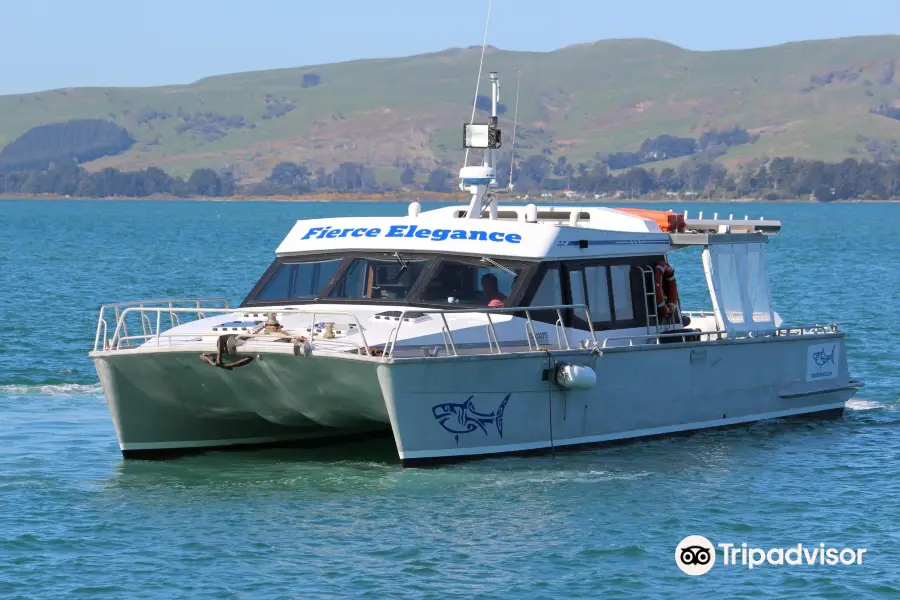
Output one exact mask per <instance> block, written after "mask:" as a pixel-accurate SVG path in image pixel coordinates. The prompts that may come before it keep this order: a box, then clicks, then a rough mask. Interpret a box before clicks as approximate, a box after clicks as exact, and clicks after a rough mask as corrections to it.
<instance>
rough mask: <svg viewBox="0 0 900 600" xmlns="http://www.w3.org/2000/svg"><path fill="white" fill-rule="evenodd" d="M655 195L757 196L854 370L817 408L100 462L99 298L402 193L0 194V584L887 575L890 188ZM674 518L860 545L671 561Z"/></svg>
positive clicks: (804, 590)
mask: <svg viewBox="0 0 900 600" xmlns="http://www.w3.org/2000/svg"><path fill="white" fill-rule="evenodd" d="M426 208H427V206H426ZM674 208H675V209H676V210H679V211H681V210H684V209H685V208H686V209H688V210H689V211H690V212H691V213H692V214H695V213H696V212H697V211H698V210H703V211H704V213H705V214H706V215H707V216H711V215H712V213H713V212H715V211H717V212H719V214H720V216H722V215H727V214H728V213H740V214H735V216H736V217H743V215H744V214H749V215H751V216H757V217H758V216H760V215H764V216H765V217H766V218H773V219H782V220H783V222H784V229H783V232H782V234H781V235H780V236H779V237H778V238H776V239H774V240H773V241H772V243H771V244H770V245H769V262H770V270H771V273H772V294H773V298H774V304H775V307H776V309H777V310H778V312H779V313H780V314H781V316H782V317H783V318H784V320H785V322H786V323H788V324H808V323H831V322H833V321H837V322H839V323H840V325H841V328H842V329H843V330H844V331H846V332H847V336H848V340H847V356H848V359H849V361H850V370H851V374H852V376H854V377H855V378H859V379H862V380H865V382H866V384H867V387H866V388H864V389H863V390H862V391H861V392H860V393H859V394H858V396H857V397H856V398H855V399H854V400H852V401H851V402H850V403H849V410H848V411H847V413H846V415H845V416H844V418H843V419H840V420H836V421H826V422H810V423H800V424H798V423H784V422H774V423H762V424H756V425H752V426H749V427H746V428H742V429H735V430H728V431H712V432H704V433H699V434H696V435H693V436H690V437H680V438H672V439H663V440H658V441H649V442H639V443H634V444H630V445H624V446H617V447H611V448H599V449H594V450H587V451H580V452H558V453H557V454H556V455H555V456H542V457H526V458H497V459H488V460H483V461H478V462H471V463H465V464H460V465H453V466H447V467H443V468H439V469H429V470H418V469H408V470H404V469H401V468H400V466H399V464H398V461H397V458H396V451H395V449H394V448H393V442H392V441H391V440H390V439H386V440H381V441H377V442H366V443H359V444H355V445H351V446H346V447H341V448H338V449H334V448H332V449H318V450H296V449H294V450H286V449H281V450H262V451H256V452H227V453H226V452H218V453H210V454H206V455H202V456H195V457H190V458H184V459H179V460H173V461H167V462H143V461H137V462H132V461H129V462H126V461H123V460H122V457H121V455H120V453H119V449H118V446H117V443H116V439H115V433H114V431H113V428H112V425H111V422H110V418H109V414H108V412H107V409H106V406H105V404H104V401H103V396H102V393H101V390H100V387H99V385H98V382H97V377H96V374H95V372H94V369H93V366H92V364H91V362H90V360H89V359H88V357H87V352H88V351H89V350H90V349H91V347H92V344H93V338H94V332H95V327H96V318H97V308H98V306H99V305H100V304H101V303H104V302H113V301H123V300H132V299H142V298H158V297H169V296H182V297H183V296H224V297H226V298H228V299H229V300H230V301H231V302H233V303H237V302H239V301H240V300H241V299H242V297H243V295H244V294H245V293H246V292H247V291H248V290H249V289H250V287H251V286H252V285H253V283H254V282H255V281H256V279H257V278H258V277H259V276H260V274H261V273H262V272H263V270H264V269H265V268H266V266H267V265H268V264H269V263H270V262H271V260H272V258H273V250H274V248H275V247H276V246H277V244H278V242H279V241H280V240H281V238H282V237H283V236H284V235H285V234H286V233H287V231H288V230H289V229H290V228H291V226H292V224H293V223H294V221H295V220H296V219H303V218H315V217H327V216H338V215H341V216H343V215H354V216H360V215H401V214H405V205H403V204H399V203H359V204H347V203H274V202H273V203H263V202H166V201H159V202H114V201H98V202H88V201H58V202H57V201H6V202H0V597H2V598H18V597H22V598H31V597H35V598H45V597H60V598H62V597H65V598H77V597H86V598H105V597H109V598H175V597H190V598H316V597H334V596H338V597H354V598H355V597H369V598H384V597H390V596H403V597H431V598H445V597H451V596H456V597H484V598H574V597H582V598H600V597H603V598H615V597H620V598H679V597H698V596H699V597H707V596H717V597H731V598H739V597H746V598H750V597H771V596H776V597H790V598H798V597H817V598H848V597H880V596H885V595H892V594H898V593H900V534H898V532H897V527H898V524H900V505H898V502H897V498H898V496H900V450H898V447H900V444H898V441H900V440H898V433H900V410H898V408H900V358H898V357H900V341H898V326H897V322H898V319H900V304H898V302H900V276H898V269H900V266H898V264H897V261H896V254H897V249H898V248H900V242H898V233H897V229H898V224H900V205H898V204H840V205H819V204H815V205H813V204H771V205H757V204H740V205H710V204H704V205H695V206H684V205H677V206H675V207H674ZM673 260H674V263H675V266H676V267H677V269H678V275H679V284H680V288H681V291H682V295H683V296H684V299H685V304H686V305H689V307H690V308H700V309H703V308H709V301H708V297H707V295H706V292H705V288H704V285H705V284H704V282H703V278H702V269H701V267H700V262H699V253H698V252H697V251H685V252H683V253H676V255H675V256H674V257H673ZM652 381H653V380H652V377H651V374H648V378H647V381H645V382H642V385H650V384H651V383H650V382H652ZM653 385H658V386H660V391H659V393H660V394H661V395H662V394H664V393H665V382H656V383H653ZM688 535H702V536H705V537H707V538H708V539H709V540H711V541H712V542H713V543H714V544H718V543H730V544H735V546H736V547H737V548H740V547H741V544H747V545H748V546H749V547H757V548H764V549H769V548H787V547H791V546H796V545H797V544H803V545H804V547H812V546H815V547H819V545H820V544H825V545H826V546H829V547H831V546H835V547H838V548H843V547H850V548H866V549H867V552H866V554H865V555H864V561H863V564H861V565H851V566H845V565H836V566H828V565H818V564H816V565H800V566H789V565H782V566H772V565H764V566H761V567H756V568H754V569H752V570H751V569H749V568H747V566H743V565H735V566H725V565H723V564H722V557H721V555H720V556H719V561H718V563H717V564H716V565H715V566H714V568H713V569H712V570H711V571H710V572H709V573H708V574H706V575H703V576H699V577H691V576H688V575H685V574H683V573H682V572H681V571H680V570H679V569H678V567H677V566H676V563H675V559H674V555H675V548H676V545H677V544H678V543H679V542H680V541H681V540H682V538H684V537H685V536H688Z"/></svg>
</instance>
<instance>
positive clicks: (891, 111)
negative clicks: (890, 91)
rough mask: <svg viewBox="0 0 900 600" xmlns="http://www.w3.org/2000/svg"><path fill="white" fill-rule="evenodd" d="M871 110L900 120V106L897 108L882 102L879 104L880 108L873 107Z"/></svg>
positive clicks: (876, 113)
mask: <svg viewBox="0 0 900 600" xmlns="http://www.w3.org/2000/svg"><path fill="white" fill-rule="evenodd" d="M869 112H871V113H872V114H875V115H881V116H883V117H888V118H890V119H897V120H900V108H896V107H894V106H891V105H890V104H887V103H885V102H882V103H881V106H879V107H878V108H873V109H871V110H870V111H869Z"/></svg>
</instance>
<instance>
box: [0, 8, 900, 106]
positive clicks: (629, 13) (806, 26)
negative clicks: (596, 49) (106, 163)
mask: <svg viewBox="0 0 900 600" xmlns="http://www.w3.org/2000/svg"><path fill="white" fill-rule="evenodd" d="M487 5H488V0H326V1H323V0H256V1H247V0H152V1H144V2H141V1H134V0H0V24H2V27H0V94H14V93H23V92H34V91H41V90H46V89H54V88H61V87H78V86H148V85H163V84H181V83H189V82H191V81H195V80H197V79H200V78H202V77H206V76H210V75H219V74H225V73H235V72H240V71H255V70H260V69H273V68H283V67H296V66H306V65H316V64H322V63H328V62H339V61H345V60H352V59H357V58H376V57H392V56H408V55H412V54H420V53H424V52H433V51H439V50H444V49H446V48H450V47H459V46H470V45H480V44H481V41H482V38H483V35H484V22H485V17H486V15H487ZM492 13H493V14H492V18H491V29H490V33H489V38H488V43H490V44H492V45H494V46H497V47H499V48H503V49H506V50H538V51H547V50H554V49H556V48H561V47H563V46H568V45H571V44H577V43H584V42H594V41H597V40H601V39H610V38H654V39H659V40H663V41H667V42H671V43H674V44H677V45H679V46H682V47H684V48H689V49H691V50H720V49H733V48H753V47H759V46H770V45H774V44H780V43H785V42H790V41H799V40H807V39H822V38H834V37H845V36H854V35H875V34H889V33H900V0H852V1H851V0H615V1H613V0H553V1H547V0H541V1H538V0H493V9H492ZM898 43H900V42H898Z"/></svg>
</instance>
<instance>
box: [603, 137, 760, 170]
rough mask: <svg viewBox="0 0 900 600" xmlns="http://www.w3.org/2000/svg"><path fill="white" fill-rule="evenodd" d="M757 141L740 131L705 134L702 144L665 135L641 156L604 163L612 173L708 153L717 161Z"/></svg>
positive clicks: (649, 142)
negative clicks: (731, 150) (719, 157)
mask: <svg viewBox="0 0 900 600" xmlns="http://www.w3.org/2000/svg"><path fill="white" fill-rule="evenodd" d="M757 139H759V136H758V135H756V136H753V135H750V133H749V132H748V131H746V130H745V129H741V128H740V127H735V128H734V129H732V130H731V131H721V132H720V131H716V130H715V129H713V130H711V131H707V132H705V133H703V134H702V135H701V136H700V139H699V140H695V139H694V138H689V137H676V136H674V135H668V134H663V135H660V136H658V137H655V138H647V139H645V140H644V141H643V142H642V143H641V147H640V149H639V150H638V151H637V152H614V153H612V154H609V155H608V156H606V157H605V158H603V157H601V159H602V160H603V162H605V163H606V165H607V166H608V167H609V168H610V169H614V170H619V169H628V168H630V167H636V166H638V165H643V164H647V163H652V162H657V161H661V160H666V159H669V158H679V157H681V156H690V155H692V154H696V153H704V154H706V155H707V156H709V157H710V158H715V157H716V156H721V155H722V154H725V152H726V151H727V150H728V147H730V146H739V145H741V144H752V143H754V142H756V140H757Z"/></svg>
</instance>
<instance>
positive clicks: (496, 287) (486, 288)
mask: <svg viewBox="0 0 900 600" xmlns="http://www.w3.org/2000/svg"><path fill="white" fill-rule="evenodd" d="M481 289H482V290H483V296H482V297H483V298H484V299H485V300H487V301H488V308H503V306H505V304H504V303H505V302H506V295H505V294H504V293H503V292H501V291H500V284H499V282H498V281H497V276H496V275H494V274H493V273H485V274H484V276H482V278H481Z"/></svg>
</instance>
